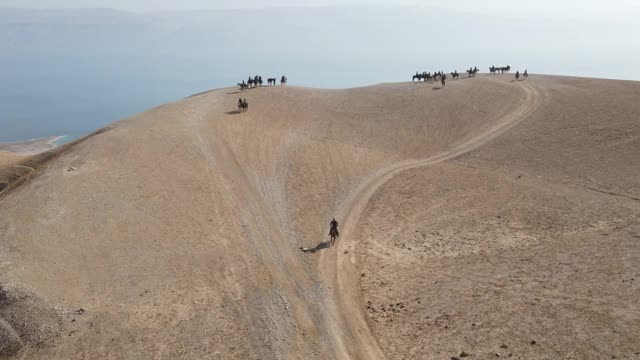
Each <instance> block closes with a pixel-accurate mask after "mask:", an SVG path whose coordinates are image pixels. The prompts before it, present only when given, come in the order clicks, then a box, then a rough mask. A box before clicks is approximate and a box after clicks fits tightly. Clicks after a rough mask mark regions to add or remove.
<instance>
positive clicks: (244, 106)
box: [238, 99, 249, 112]
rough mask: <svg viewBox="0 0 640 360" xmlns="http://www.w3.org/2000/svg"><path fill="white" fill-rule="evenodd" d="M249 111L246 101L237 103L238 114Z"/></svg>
mask: <svg viewBox="0 0 640 360" xmlns="http://www.w3.org/2000/svg"><path fill="white" fill-rule="evenodd" d="M247 110H249V103H248V102H247V100H246V99H244V100H239V101H238V112H245V111H247Z"/></svg>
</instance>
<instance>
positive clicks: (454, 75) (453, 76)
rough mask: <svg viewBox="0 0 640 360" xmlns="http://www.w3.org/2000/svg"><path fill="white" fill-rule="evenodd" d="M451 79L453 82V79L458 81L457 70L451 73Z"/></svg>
mask: <svg viewBox="0 0 640 360" xmlns="http://www.w3.org/2000/svg"><path fill="white" fill-rule="evenodd" d="M451 77H452V78H453V79H454V80H455V79H459V78H460V74H458V70H456V71H454V72H452V73H451Z"/></svg>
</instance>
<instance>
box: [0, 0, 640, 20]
mask: <svg viewBox="0 0 640 360" xmlns="http://www.w3.org/2000/svg"><path fill="white" fill-rule="evenodd" d="M346 4H351V5H354V4H355V5H371V4H376V5H387V6H403V5H404V6H407V5H409V6H438V7H443V8H451V9H455V10H467V11H473V12H491V13H518V14H521V15H523V14H535V15H548V16H553V17H563V16H566V17H583V16H587V17H596V16H598V17H603V16H605V17H613V18H629V19H631V18H634V17H636V16H639V15H640V1H638V0H536V1H531V0H484V1H478V0H446V1H444V0H268V1H265V0H234V1H229V0H181V1H175V0H0V7H20V8H96V7H97V8H115V9H122V10H132V11H149V10H194V9H220V8H263V7H282V6H323V5H346Z"/></svg>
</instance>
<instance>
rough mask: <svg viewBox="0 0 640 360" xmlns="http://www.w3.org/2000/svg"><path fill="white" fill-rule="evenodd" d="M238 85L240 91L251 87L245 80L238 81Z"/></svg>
mask: <svg viewBox="0 0 640 360" xmlns="http://www.w3.org/2000/svg"><path fill="white" fill-rule="evenodd" d="M238 87H240V91H242V90H246V89H248V88H249V86H248V85H247V83H245V82H244V81H243V82H241V83H238Z"/></svg>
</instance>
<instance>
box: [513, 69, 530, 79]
mask: <svg viewBox="0 0 640 360" xmlns="http://www.w3.org/2000/svg"><path fill="white" fill-rule="evenodd" d="M522 77H523V78H525V79H526V78H528V77H529V73H528V72H527V69H524V72H523V73H522ZM516 80H520V70H518V71H516Z"/></svg>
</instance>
